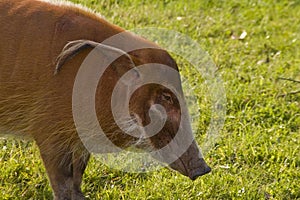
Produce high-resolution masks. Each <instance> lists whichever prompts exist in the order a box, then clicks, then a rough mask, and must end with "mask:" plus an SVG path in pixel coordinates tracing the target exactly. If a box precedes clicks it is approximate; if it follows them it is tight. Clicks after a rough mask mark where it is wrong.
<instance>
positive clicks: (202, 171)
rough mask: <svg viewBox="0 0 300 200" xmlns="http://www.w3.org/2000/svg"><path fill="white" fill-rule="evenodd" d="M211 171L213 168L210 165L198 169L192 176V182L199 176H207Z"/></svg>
mask: <svg viewBox="0 0 300 200" xmlns="http://www.w3.org/2000/svg"><path fill="white" fill-rule="evenodd" d="M210 171H211V168H210V167H209V166H208V165H205V166H204V168H201V169H196V170H194V171H193V172H192V173H191V174H190V176H189V177H190V179H191V180H193V181H194V180H196V178H198V177H199V176H203V175H204V174H207V173H209V172H210Z"/></svg>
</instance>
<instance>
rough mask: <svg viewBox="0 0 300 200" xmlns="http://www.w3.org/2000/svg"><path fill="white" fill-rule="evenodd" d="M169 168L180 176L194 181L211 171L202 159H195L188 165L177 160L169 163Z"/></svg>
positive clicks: (182, 160) (180, 159)
mask: <svg viewBox="0 0 300 200" xmlns="http://www.w3.org/2000/svg"><path fill="white" fill-rule="evenodd" d="M169 167H171V168H172V169H174V170H176V171H178V172H180V173H181V174H182V175H185V176H187V177H189V178H190V179H191V180H195V179H196V178H198V177H199V176H202V175H205V174H207V173H209V172H210V171H211V168H210V167H209V166H208V165H207V164H206V162H205V160H204V159H203V158H198V159H195V160H193V161H192V162H190V163H187V162H185V161H184V159H182V158H179V159H178V160H176V161H175V162H173V163H171V164H170V165H169Z"/></svg>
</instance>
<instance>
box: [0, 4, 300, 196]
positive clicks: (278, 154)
mask: <svg viewBox="0 0 300 200" xmlns="http://www.w3.org/2000/svg"><path fill="white" fill-rule="evenodd" d="M74 2H77V3H81V4H83V5H86V6H88V7H90V8H93V9H96V10H97V11H99V12H100V13H101V14H103V15H104V16H105V17H106V18H107V20H108V21H110V22H112V23H115V24H117V25H119V26H121V27H124V28H125V29H132V28H137V27H149V26H151V27H161V28H168V29H173V30H176V31H179V32H181V33H184V34H187V35H189V36H190V37H192V38H193V39H194V40H195V41H197V42H198V43H199V44H200V45H201V46H202V48H203V49H205V50H206V51H207V52H208V53H209V54H210V55H211V57H212V58H213V60H214V61H215V63H216V64H217V66H218V68H219V70H218V73H220V75H222V78H223V80H224V86H225V88H226V95H227V117H226V121H225V125H224V128H223V129H222V131H221V136H222V139H221V140H219V142H218V143H217V144H216V145H215V146H214V148H213V149H211V150H210V151H209V152H208V154H207V155H206V159H207V160H208V163H209V165H210V166H211V167H212V168H213V171H212V173H211V174H209V175H206V176H204V177H201V178H199V179H197V180H196V181H194V182H191V181H190V180H188V178H186V177H183V176H181V175H180V174H179V173H177V172H172V171H169V170H167V169H162V170H160V171H157V172H152V173H147V174H130V173H124V172H120V171H116V170H112V169H109V168H108V167H106V166H103V165H102V164H101V163H99V162H96V161H95V159H92V160H91V162H90V164H89V166H88V169H87V171H86V173H85V177H84V184H83V190H84V192H85V194H86V196H87V198H88V199H300V181H299V180H300V149H299V147H300V94H299V93H298V94H289V93H290V92H293V91H297V90H299V88H300V83H294V82H291V81H286V80H280V79H278V77H288V78H292V79H296V80H300V50H299V46H300V17H299V16H300V1H298V0H295V1H288V0H283V1H273V0H272V1H271V0H269V1H268V0H264V1H252V0H251V1H246V0H230V1H204V0H197V1H170V0H164V1H157V2H155V1H152V3H150V1H149V2H148V1H138V0H131V1H129V0H125V1H118V0H116V1H112V0H110V1H106V0H76V1H75V0H74ZM178 17H179V18H178ZM243 31H245V32H247V36H246V37H245V38H244V39H242V40H241V39H234V38H238V37H239V36H240V35H241V34H242V32H243ZM185 76H187V77H189V74H185ZM190 78H191V79H192V81H195V80H193V77H192V76H190ZM199 85H203V83H202V82H201V81H199ZM199 95H200V96H201V97H202V98H203V99H204V100H203V101H201V102H200V107H201V109H202V110H204V112H202V113H203V114H202V115H203V116H202V118H201V120H200V121H201V122H200V126H201V127H203V130H205V129H206V128H207V125H208V122H209V117H210V116H207V115H206V114H205V113H206V112H205V110H209V109H210V108H209V106H208V105H207V104H205V102H206V100H205V98H206V97H205V96H204V93H200V92H199ZM203 132H204V131H201V130H199V133H197V134H202V133H203ZM0 171H1V173H0V199H49V198H51V190H50V187H49V184H48V181H47V178H46V175H45V170H44V167H43V166H42V164H41V160H40V158H39V153H38V151H37V147H36V146H35V144H34V143H32V142H25V141H16V140H1V141H0Z"/></svg>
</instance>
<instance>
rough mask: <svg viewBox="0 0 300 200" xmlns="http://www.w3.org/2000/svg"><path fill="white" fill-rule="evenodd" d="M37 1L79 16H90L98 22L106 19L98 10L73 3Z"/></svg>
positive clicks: (55, 0)
mask: <svg viewBox="0 0 300 200" xmlns="http://www.w3.org/2000/svg"><path fill="white" fill-rule="evenodd" d="M37 1H41V2H46V3H48V4H52V5H55V6H59V7H63V8H65V9H68V10H71V11H74V12H76V13H78V14H82V15H86V16H89V17H90V18H94V19H97V20H99V19H102V20H103V19H105V18H104V17H103V16H102V15H101V14H99V13H98V12H96V10H92V9H90V8H88V7H86V6H83V5H81V4H76V3H73V2H71V1H66V0H37Z"/></svg>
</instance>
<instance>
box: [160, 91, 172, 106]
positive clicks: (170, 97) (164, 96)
mask: <svg viewBox="0 0 300 200" xmlns="http://www.w3.org/2000/svg"><path fill="white" fill-rule="evenodd" d="M162 99H163V100H164V101H168V102H169V103H171V104H172V103H173V100H172V96H171V94H168V93H162Z"/></svg>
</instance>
